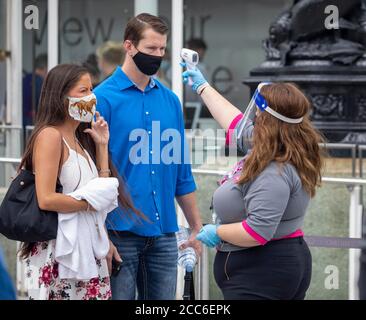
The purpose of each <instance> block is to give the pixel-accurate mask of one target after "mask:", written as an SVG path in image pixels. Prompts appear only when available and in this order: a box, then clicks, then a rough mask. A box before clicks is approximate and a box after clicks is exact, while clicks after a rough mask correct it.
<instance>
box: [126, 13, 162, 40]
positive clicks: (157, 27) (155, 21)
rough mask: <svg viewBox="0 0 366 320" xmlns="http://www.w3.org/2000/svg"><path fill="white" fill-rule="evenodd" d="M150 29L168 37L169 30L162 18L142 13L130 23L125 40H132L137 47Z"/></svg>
mask: <svg viewBox="0 0 366 320" xmlns="http://www.w3.org/2000/svg"><path fill="white" fill-rule="evenodd" d="M150 28H151V29H153V30H154V31H155V32H157V33H160V34H162V35H166V34H167V33H168V30H169V28H168V25H167V24H166V23H165V22H164V21H163V20H162V19H161V18H159V17H157V16H153V15H151V14H148V13H140V14H139V15H137V16H136V17H133V18H131V19H130V20H129V21H128V23H127V26H126V30H125V35H124V40H125V41H126V40H130V41H132V43H133V44H134V46H137V45H138V44H139V42H140V40H141V39H142V35H143V32H144V31H145V30H146V29H150Z"/></svg>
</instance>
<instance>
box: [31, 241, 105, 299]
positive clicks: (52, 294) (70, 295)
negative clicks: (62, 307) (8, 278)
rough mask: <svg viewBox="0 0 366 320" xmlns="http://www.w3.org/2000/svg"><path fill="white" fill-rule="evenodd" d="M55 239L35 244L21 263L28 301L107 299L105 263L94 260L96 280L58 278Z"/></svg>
mask: <svg viewBox="0 0 366 320" xmlns="http://www.w3.org/2000/svg"><path fill="white" fill-rule="evenodd" d="M55 243H56V241H55V240H51V241H47V242H38V243H37V244H36V245H35V246H34V247H33V249H32V252H31V254H30V255H29V257H28V258H27V259H26V260H25V264H26V268H25V270H26V281H27V289H28V297H29V299H30V300H110V299H111V297H112V292H111V287H110V281H109V273H108V267H107V261H106V260H105V259H103V260H97V259H96V262H97V265H98V267H99V277H97V278H93V279H90V280H88V281H80V280H73V279H60V277H59V274H58V263H57V262H56V261H55V257H54V252H55Z"/></svg>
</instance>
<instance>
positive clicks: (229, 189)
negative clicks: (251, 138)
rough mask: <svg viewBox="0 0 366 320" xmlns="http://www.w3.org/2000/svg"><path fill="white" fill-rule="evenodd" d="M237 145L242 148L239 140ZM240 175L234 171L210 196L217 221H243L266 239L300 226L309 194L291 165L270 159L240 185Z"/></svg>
mask: <svg viewBox="0 0 366 320" xmlns="http://www.w3.org/2000/svg"><path fill="white" fill-rule="evenodd" d="M239 125H240V123H238V125H237V126H236V127H238V126H239ZM248 129H249V128H248ZM252 129H253V128H252V127H251V128H250V130H251V131H252ZM238 147H239V148H240V147H241V145H240V141H238ZM244 166H245V162H244ZM240 174H241V171H239V172H237V173H236V174H235V175H234V176H233V177H231V178H230V179H228V180H227V181H226V182H225V183H223V184H222V185H221V186H220V187H219V188H218V189H217V190H216V191H215V193H214V195H213V210H214V212H215V213H216V215H217V222H218V223H220V224H229V223H237V222H242V221H244V220H246V225H247V227H249V229H250V230H251V231H252V232H254V233H255V234H256V235H258V236H259V237H261V238H262V239H263V240H265V241H270V240H272V239H277V238H283V237H286V236H288V235H290V234H292V233H294V232H295V231H297V230H298V229H301V227H302V225H303V221H304V216H305V213H306V209H307V207H308V204H309V201H310V196H309V194H308V193H307V192H306V191H305V190H304V188H303V187H302V183H301V179H300V177H299V175H298V173H297V170H296V169H295V167H294V166H293V165H291V164H289V163H286V164H279V163H277V162H274V161H272V162H271V163H270V164H269V165H268V166H267V167H266V168H265V169H264V170H263V171H262V172H261V173H260V174H259V175H258V176H257V177H256V178H255V179H254V180H253V181H250V182H247V183H245V184H241V185H239V184H237V183H236V180H237V179H238V178H239V177H240ZM241 249H243V248H242V247H238V246H235V245H232V244H229V243H226V242H223V243H221V245H219V246H218V250H220V251H234V250H241Z"/></svg>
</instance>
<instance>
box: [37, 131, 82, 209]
mask: <svg viewBox="0 0 366 320" xmlns="http://www.w3.org/2000/svg"><path fill="white" fill-rule="evenodd" d="M61 146H62V136H61V133H60V132H59V131H58V130H57V129H55V128H45V129H43V130H42V131H41V132H40V133H39V135H38V136H37V138H36V141H35V144H34V149H33V168H34V172H35V181H36V192H37V199H38V205H39V207H40V208H41V209H42V210H48V211H56V212H63V213H71V212H77V211H83V210H87V208H88V203H87V202H86V201H84V200H76V199H74V198H72V197H70V196H66V195H63V194H61V193H56V191H55V190H56V181H57V174H58V167H59V163H60V158H61Z"/></svg>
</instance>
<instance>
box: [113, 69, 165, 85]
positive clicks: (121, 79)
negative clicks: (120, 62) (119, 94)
mask: <svg viewBox="0 0 366 320" xmlns="http://www.w3.org/2000/svg"><path fill="white" fill-rule="evenodd" d="M113 76H114V79H115V80H116V82H117V85H118V87H119V89H120V90H121V91H123V90H125V89H128V88H130V87H137V86H136V85H135V83H133V82H132V81H131V80H130V78H129V77H128V76H127V75H126V74H125V73H124V71H123V70H122V68H121V67H120V66H118V67H117V69H116V70H115V71H114V73H113ZM152 88H159V82H158V81H156V80H155V79H154V78H153V77H150V82H149V84H148V88H147V89H148V90H150V89H152Z"/></svg>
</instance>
